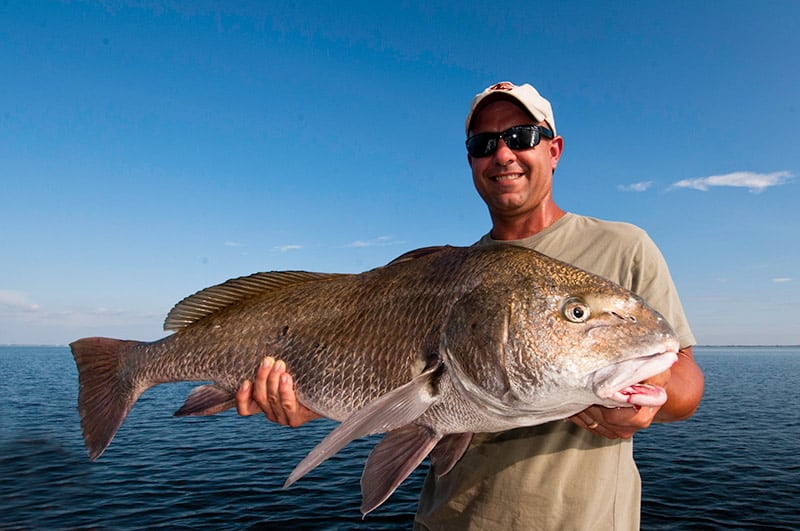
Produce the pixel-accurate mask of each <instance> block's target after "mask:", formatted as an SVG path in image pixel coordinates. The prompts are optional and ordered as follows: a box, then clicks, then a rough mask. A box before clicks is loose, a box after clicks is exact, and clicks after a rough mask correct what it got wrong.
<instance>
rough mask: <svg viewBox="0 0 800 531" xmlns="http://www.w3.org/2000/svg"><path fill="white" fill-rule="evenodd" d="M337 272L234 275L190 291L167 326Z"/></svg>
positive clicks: (184, 324)
mask: <svg viewBox="0 0 800 531" xmlns="http://www.w3.org/2000/svg"><path fill="white" fill-rule="evenodd" d="M340 276H342V275H341V274H336V273H309V272H308V271H277V272H275V271H273V272H270V273H255V274H253V275H250V276H246V277H239V278H233V279H231V280H228V281H226V282H223V283H222V284H218V285H216V286H211V287H210V288H206V289H204V290H201V291H198V292H197V293H195V294H194V295H189V296H188V297H186V298H185V299H183V300H182V301H181V302H179V303H178V304H176V305H175V307H174V308H172V310H170V312H169V314H168V315H167V318H166V320H165V321H164V330H179V329H181V328H185V327H187V326H189V325H190V324H192V323H194V322H195V321H198V320H200V319H202V318H203V317H206V316H208V315H211V314H212V313H214V312H217V311H219V310H221V309H222V308H225V307H227V306H230V305H231V304H234V303H236V302H239V301H243V300H245V299H249V298H251V297H255V296H256V295H260V294H262V293H264V292H267V291H272V290H276V289H280V288H284V287H286V286H290V285H292V284H300V283H303V282H311V281H314V280H325V279H330V278H334V277H340Z"/></svg>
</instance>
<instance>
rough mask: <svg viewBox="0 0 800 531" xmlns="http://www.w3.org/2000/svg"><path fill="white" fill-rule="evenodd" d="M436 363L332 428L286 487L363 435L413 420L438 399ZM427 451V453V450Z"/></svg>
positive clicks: (297, 467)
mask: <svg viewBox="0 0 800 531" xmlns="http://www.w3.org/2000/svg"><path fill="white" fill-rule="evenodd" d="M438 369H439V366H438V365H436V366H434V367H431V368H429V369H427V370H425V371H424V372H423V373H421V374H420V375H419V376H417V377H415V378H414V379H413V380H411V381H410V382H408V383H407V384H405V385H403V386H401V387H398V388H397V389H394V390H393V391H390V392H389V393H386V394H385V395H383V396H381V397H380V398H378V399H376V400H373V401H372V402H370V403H369V404H367V405H366V406H364V407H363V408H361V409H359V410H358V411H356V412H355V413H353V414H352V415H350V417H348V418H347V419H346V420H345V421H344V422H342V423H341V424H340V425H339V426H338V427H337V428H336V429H334V430H333V431H331V432H330V433H329V434H328V436H327V437H325V438H324V439H323V440H322V441H321V442H320V443H319V444H318V445H317V446H316V447H315V448H314V449H313V450H311V452H309V454H308V455H307V456H306V457H305V459H303V460H302V461H300V463H299V464H298V465H297V466H296V467H295V469H294V470H293V471H292V473H291V474H289V477H288V479H287V480H286V483H285V484H284V485H283V488H286V487H288V486H290V485H291V484H292V483H294V482H295V481H297V480H298V479H300V478H301V477H303V476H304V475H306V474H307V473H308V472H310V471H311V470H313V469H314V468H316V467H317V466H318V465H319V464H320V463H322V462H323V461H325V460H326V459H328V458H329V457H331V456H332V455H334V454H335V453H336V452H338V451H339V450H341V449H342V448H344V447H345V446H347V444H348V443H349V442H350V441H352V440H354V439H358V438H360V437H364V436H366V435H370V434H373V433H383V432H386V431H391V430H394V429H397V428H399V427H401V426H405V425H406V424H410V423H412V422H413V421H414V420H416V419H417V418H418V417H419V416H420V415H422V414H423V413H424V412H425V410H426V409H428V407H429V406H430V405H431V404H432V403H433V402H434V401H435V396H434V394H433V390H432V387H431V385H430V383H431V379H432V378H433V375H434V373H435V372H436V371H437V370H438ZM426 453H427V452H426Z"/></svg>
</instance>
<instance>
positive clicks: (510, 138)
mask: <svg viewBox="0 0 800 531" xmlns="http://www.w3.org/2000/svg"><path fill="white" fill-rule="evenodd" d="M538 132H539V131H538V129H534V128H532V127H527V126H522V127H512V128H511V129H509V130H508V131H504V132H503V142H505V143H506V145H507V146H508V148H509V149H515V150H519V149H530V148H532V147H533V146H535V145H536V144H538V143H539V137H538V135H537V133H538Z"/></svg>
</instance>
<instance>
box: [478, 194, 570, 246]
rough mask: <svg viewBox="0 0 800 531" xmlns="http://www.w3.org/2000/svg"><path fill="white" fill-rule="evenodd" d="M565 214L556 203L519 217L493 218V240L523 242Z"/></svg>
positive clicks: (493, 216) (494, 216) (493, 215)
mask: <svg viewBox="0 0 800 531" xmlns="http://www.w3.org/2000/svg"><path fill="white" fill-rule="evenodd" d="M564 214H566V212H564V211H563V210H561V209H560V208H559V207H558V205H556V204H555V203H549V204H548V205H542V206H541V207H540V208H538V209H536V210H534V211H533V212H529V213H527V214H525V215H523V216H518V217H504V216H497V215H495V214H494V213H492V214H491V217H492V231H491V233H490V235H491V237H492V239H493V240H521V239H523V238H527V237H529V236H533V235H534V234H537V233H539V232H542V231H543V230H544V229H546V228H547V227H549V226H550V225H552V224H553V223H555V222H556V221H558V220H559V219H561V218H562V217H564Z"/></svg>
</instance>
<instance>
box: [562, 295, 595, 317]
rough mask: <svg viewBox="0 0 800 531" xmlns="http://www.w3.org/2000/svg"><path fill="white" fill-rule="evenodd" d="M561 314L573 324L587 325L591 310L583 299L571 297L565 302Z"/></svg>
mask: <svg viewBox="0 0 800 531" xmlns="http://www.w3.org/2000/svg"><path fill="white" fill-rule="evenodd" d="M561 313H562V314H563V315H564V318H565V319H566V320H567V321H569V322H571V323H585V322H586V321H587V320H588V319H589V315H590V313H591V311H590V310H589V305H588V304H586V303H585V302H583V301H582V300H581V299H578V298H576V297H571V298H569V299H567V300H566V301H564V305H563V306H562V307H561Z"/></svg>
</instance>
